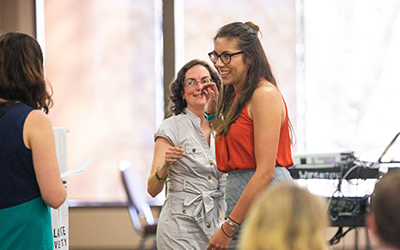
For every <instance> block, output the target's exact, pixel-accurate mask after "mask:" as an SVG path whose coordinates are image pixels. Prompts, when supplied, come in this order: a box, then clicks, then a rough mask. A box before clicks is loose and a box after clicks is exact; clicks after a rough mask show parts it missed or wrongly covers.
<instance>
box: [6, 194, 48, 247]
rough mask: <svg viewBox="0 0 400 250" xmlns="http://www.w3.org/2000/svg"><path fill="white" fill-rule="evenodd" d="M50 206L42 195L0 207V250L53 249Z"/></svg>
mask: <svg viewBox="0 0 400 250" xmlns="http://www.w3.org/2000/svg"><path fill="white" fill-rule="evenodd" d="M51 230H52V224H51V215H50V208H49V207H48V206H47V205H46V204H45V203H44V201H43V199H42V197H38V198H36V199H33V200H31V201H28V202H25V203H22V204H20V205H17V206H13V207H9V208H4V209H0V250H10V249H13V250H26V249H38V250H39V249H40V250H42V249H44V250H52V249H53V235H52V231H51Z"/></svg>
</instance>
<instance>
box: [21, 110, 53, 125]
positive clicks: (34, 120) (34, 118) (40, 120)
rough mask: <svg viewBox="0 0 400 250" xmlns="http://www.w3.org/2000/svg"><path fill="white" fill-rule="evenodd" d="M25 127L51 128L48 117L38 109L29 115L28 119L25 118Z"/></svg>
mask: <svg viewBox="0 0 400 250" xmlns="http://www.w3.org/2000/svg"><path fill="white" fill-rule="evenodd" d="M25 125H28V126H33V127H36V126H39V127H40V126H46V125H50V126H51V124H50V119H49V117H48V116H47V115H46V114H45V113H43V112H42V111H40V110H38V109H36V110H33V111H32V112H30V113H29V115H28V117H27V118H26V121H25Z"/></svg>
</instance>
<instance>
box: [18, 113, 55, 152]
mask: <svg viewBox="0 0 400 250" xmlns="http://www.w3.org/2000/svg"><path fill="white" fill-rule="evenodd" d="M51 133H53V129H52V126H51V122H50V119H49V117H48V116H47V115H46V114H45V113H43V112H42V111H40V110H33V111H32V112H30V113H29V115H28V116H27V118H26V120H25V124H24V132H23V137H24V143H25V146H26V147H27V148H31V146H32V142H33V140H35V139H43V138H46V137H48V136H51V135H52V134H51Z"/></svg>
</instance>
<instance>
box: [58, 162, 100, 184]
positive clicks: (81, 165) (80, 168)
mask: <svg viewBox="0 0 400 250" xmlns="http://www.w3.org/2000/svg"><path fill="white" fill-rule="evenodd" d="M94 160H95V159H93V156H91V157H89V158H87V159H86V160H84V161H83V162H81V163H79V164H78V165H76V166H75V167H73V168H71V169H70V170H67V171H65V172H64V173H62V174H61V179H64V178H67V177H69V176H71V175H77V174H81V173H82V172H83V171H85V169H86V168H87V166H89V164H90V163H92V162H93V161H94Z"/></svg>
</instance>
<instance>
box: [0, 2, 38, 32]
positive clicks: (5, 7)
mask: <svg viewBox="0 0 400 250" xmlns="http://www.w3.org/2000/svg"><path fill="white" fill-rule="evenodd" d="M35 27H36V26H35V1H34V0H0V34H1V33H7V32H11V31H19V32H23V33H26V34H28V35H30V36H33V37H36V32H35V29H36V28H35Z"/></svg>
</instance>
